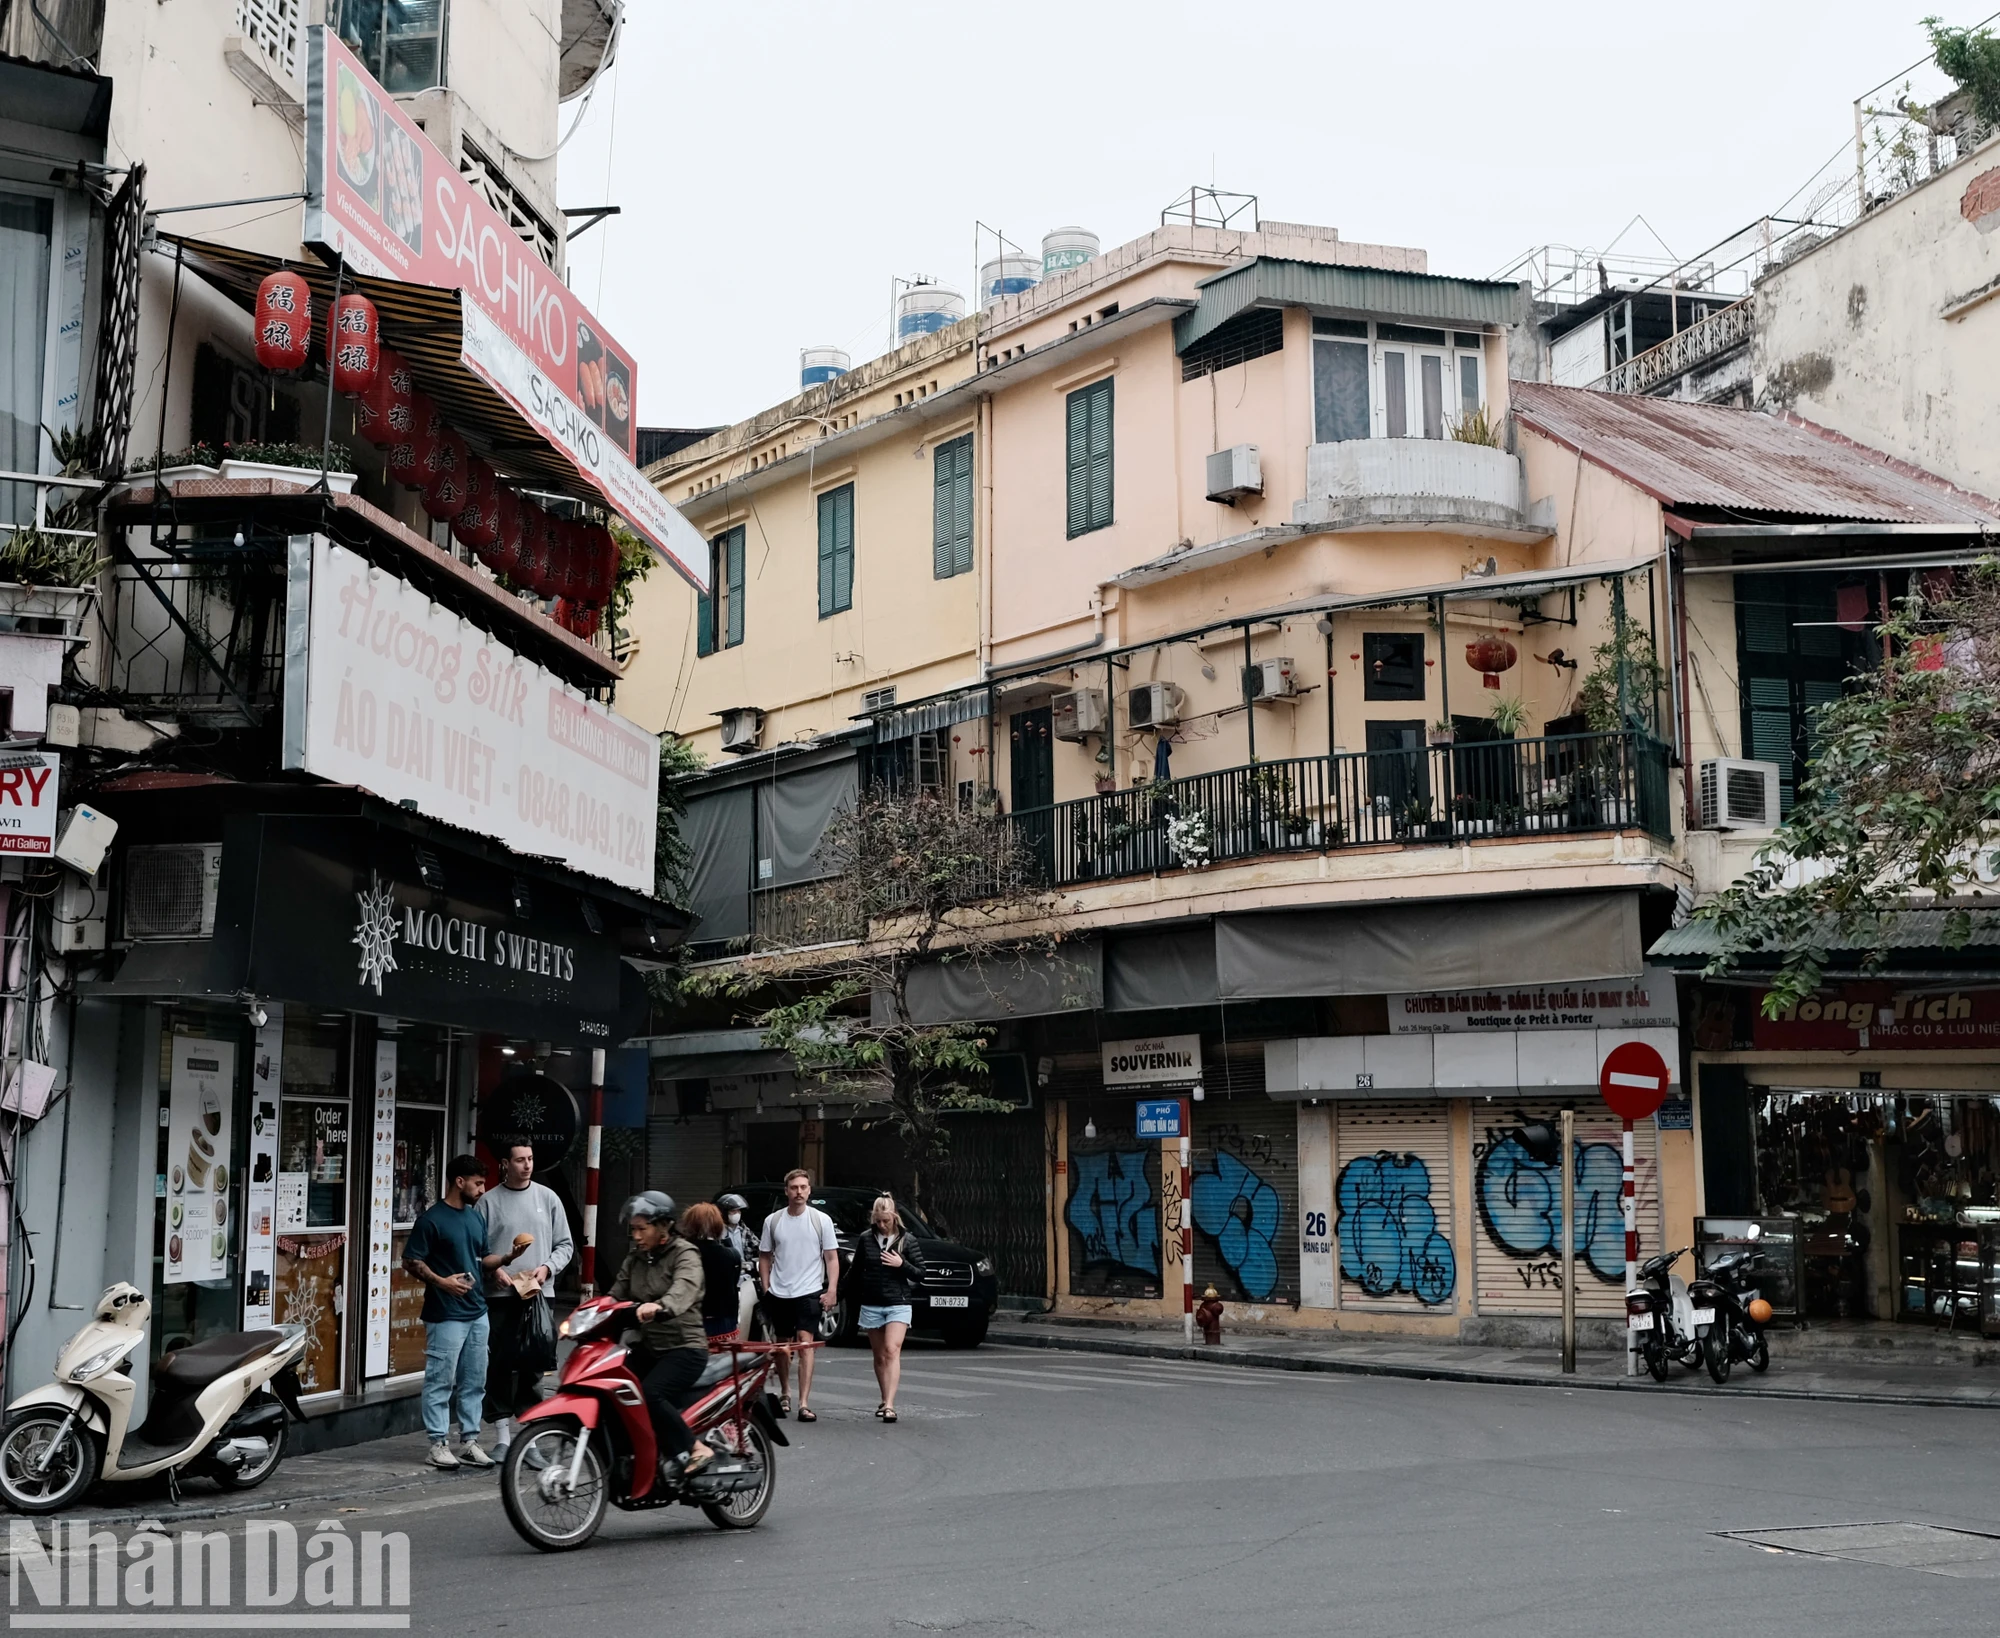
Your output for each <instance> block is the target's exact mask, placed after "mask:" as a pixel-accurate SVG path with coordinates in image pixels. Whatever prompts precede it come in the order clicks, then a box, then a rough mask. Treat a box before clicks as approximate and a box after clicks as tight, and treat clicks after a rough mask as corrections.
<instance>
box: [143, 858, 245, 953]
mask: <svg viewBox="0 0 2000 1638" xmlns="http://www.w3.org/2000/svg"><path fill="white" fill-rule="evenodd" d="M221 882H222V844H221V843H220V842H191V843H185V844H183V843H174V844H171V845H166V846H155V847H135V848H133V849H132V850H131V851H130V852H129V853H127V854H126V856H125V936H126V938H128V939H130V940H131V941H132V942H133V943H135V944H144V943H150V942H152V941H153V940H156V939H183V938H211V937H213V936H214V933H215V890H216V888H217V887H219V886H220V885H221Z"/></svg>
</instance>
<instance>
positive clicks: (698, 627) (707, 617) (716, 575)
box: [694, 535, 728, 658]
mask: <svg viewBox="0 0 2000 1638" xmlns="http://www.w3.org/2000/svg"><path fill="white" fill-rule="evenodd" d="M727 538H728V537H727V536H726V535H717V536H716V537H715V539H713V540H711V541H710V542H709V543H708V590H707V591H705V592H700V593H697V594H696V597H695V600H694V652H695V656H696V657H697V658H700V657H701V656H703V655H707V654H713V653H714V652H715V599H716V596H717V594H718V593H720V592H721V590H722V576H721V574H720V572H719V571H720V569H721V566H722V543H723V541H724V540H726V539H727Z"/></svg>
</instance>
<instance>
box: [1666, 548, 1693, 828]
mask: <svg viewBox="0 0 2000 1638" xmlns="http://www.w3.org/2000/svg"><path fill="white" fill-rule="evenodd" d="M1667 596H1668V597H1669V598H1671V599H1672V600H1673V612H1672V621H1671V625H1670V628H1669V629H1670V630H1671V631H1672V632H1673V634H1674V679H1673V688H1674V705H1675V707H1676V711H1677V715H1678V716H1679V718H1680V730H1681V792H1682V795H1683V796H1684V797H1685V798H1686V801H1687V828H1688V829H1689V830H1693V829H1694V828H1695V826H1696V825H1698V824H1700V823H1701V810H1700V809H1699V807H1698V806H1697V805H1696V804H1697V801H1698V797H1697V795H1696V792H1695V767H1694V706H1693V703H1692V701H1691V700H1690V698H1689V694H1690V688H1689V682H1690V678H1689V676H1688V664H1687V652H1688V614H1687V581H1686V579H1685V577H1684V576H1683V575H1682V574H1681V553H1680V548H1679V546H1678V545H1677V544H1676V543H1675V542H1674V541H1673V540H1671V539H1669V540H1668V541H1667Z"/></svg>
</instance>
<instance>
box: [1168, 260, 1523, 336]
mask: <svg viewBox="0 0 2000 1638" xmlns="http://www.w3.org/2000/svg"><path fill="white" fill-rule="evenodd" d="M1199 288H1200V290H1201V299H1200V301H1199V302H1197V303H1196V305H1195V310H1194V311H1193V312H1192V313H1189V314H1187V315H1186V316H1185V317H1183V318H1178V319H1176V320H1174V348H1175V350H1176V351H1177V352H1185V351H1187V349H1188V348H1190V347H1192V346H1193V345H1194V344H1195V343H1196V342H1197V341H1199V340H1201V339H1202V337H1203V336H1205V335H1207V334H1209V333H1210V332H1211V331H1213V330H1216V329H1219V328H1220V327H1221V326H1222V325H1224V324H1227V323H1228V322H1229V321H1230V320H1231V319H1233V318H1234V317H1236V315H1237V314H1238V313H1241V312H1243V311H1244V310H1245V309H1247V308H1251V307H1258V306H1264V307H1321V308H1327V309H1329V310H1337V311H1341V312H1348V313H1367V314H1369V315H1370V316H1371V317H1374V318H1386V319H1415V320H1419V321H1423V322H1427V323H1431V324H1482V325H1483V324H1511V323H1512V322H1514V320H1515V319H1517V318H1518V317H1519V316H1520V310H1521V308H1520V304H1521V287H1520V286H1519V285H1517V284H1507V283H1503V282H1497V281H1495V280H1492V279H1451V278H1444V277H1441V276H1439V275H1436V274H1431V273H1396V272H1390V271H1388V270H1387V269H1384V268H1378V267H1340V266H1336V265H1333V264H1331V263H1327V262H1295V261H1288V260H1284V259H1282V258H1279V257H1275V256H1259V257H1258V258H1257V259H1256V260H1255V261H1253V262H1246V263H1245V264H1244V265H1243V266H1241V267H1232V268H1230V269H1229V270H1228V271H1227V272H1226V273H1218V274H1216V275H1215V276H1214V277H1213V278H1209V279H1204V280H1203V281H1202V283H1201V285H1200V287H1199Z"/></svg>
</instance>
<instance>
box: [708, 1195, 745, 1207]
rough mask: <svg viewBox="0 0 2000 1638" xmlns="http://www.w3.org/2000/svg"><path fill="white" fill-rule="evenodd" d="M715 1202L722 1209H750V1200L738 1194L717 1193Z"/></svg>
mask: <svg viewBox="0 0 2000 1638" xmlns="http://www.w3.org/2000/svg"><path fill="white" fill-rule="evenodd" d="M715 1203H716V1205H717V1206H718V1207H719V1208H720V1209H721V1210H723V1211H748V1210H749V1209H750V1202H749V1201H747V1200H745V1199H744V1198H743V1196H742V1195H740V1194H723V1195H718V1196H716V1200H715Z"/></svg>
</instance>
